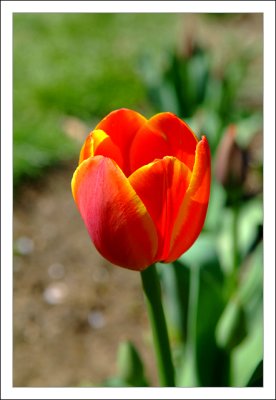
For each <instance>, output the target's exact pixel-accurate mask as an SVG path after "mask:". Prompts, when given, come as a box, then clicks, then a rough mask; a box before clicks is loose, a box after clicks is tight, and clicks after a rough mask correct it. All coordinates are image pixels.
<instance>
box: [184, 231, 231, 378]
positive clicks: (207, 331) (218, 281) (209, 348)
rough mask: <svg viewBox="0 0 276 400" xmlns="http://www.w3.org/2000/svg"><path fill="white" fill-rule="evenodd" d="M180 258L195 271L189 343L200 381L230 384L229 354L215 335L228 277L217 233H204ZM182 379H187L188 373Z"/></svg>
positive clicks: (192, 286) (192, 278)
mask: <svg viewBox="0 0 276 400" xmlns="http://www.w3.org/2000/svg"><path fill="white" fill-rule="evenodd" d="M179 261H180V262H181V263H182V262H183V263H185V264H186V265H187V266H188V267H189V268H190V273H191V283H190V298H189V310H188V313H189V316H188V346H191V348H192V349H193V350H192V351H193V353H194V357H195V360H196V371H197V372H196V375H197V380H198V384H199V386H224V385H227V384H228V373H229V357H228V354H227V352H226V351H225V350H224V349H221V348H220V347H219V346H218V344H217V343H216V338H215V328H216V325H217V322H218V320H219V318H220V316H221V313H222V311H223V309H224V307H225V301H226V300H225V296H224V279H225V278H224V275H223V273H222V270H221V268H220V264H219V260H218V255H217V252H216V245H215V241H214V237H213V236H212V235H210V234H203V233H202V234H201V236H200V237H199V238H198V240H197V241H196V243H195V244H194V245H193V247H192V248H191V249H190V250H189V251H188V252H187V253H185V254H184V255H183V256H182V257H181V258H180V259H179ZM218 365H220V368H219V369H218V368H217V366H218ZM184 370H185V368H184ZM182 382H185V376H184V377H183V378H182Z"/></svg>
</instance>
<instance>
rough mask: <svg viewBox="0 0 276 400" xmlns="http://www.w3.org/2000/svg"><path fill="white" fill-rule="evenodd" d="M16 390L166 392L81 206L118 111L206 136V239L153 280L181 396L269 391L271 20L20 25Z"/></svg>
mask: <svg viewBox="0 0 276 400" xmlns="http://www.w3.org/2000/svg"><path fill="white" fill-rule="evenodd" d="M13 46H14V48H13V100H14V109H13V116H14V121H13V127H14V136H13V163H14V164H13V171H14V219H13V224H14V226H13V232H14V238H13V239H14V243H13V244H14V264H13V267H14V280H13V288H14V299H13V312H14V318H13V335H14V336H13V346H14V347H13V357H14V359H13V369H14V370H13V384H14V386H28V387H32V386H36V387H38V386H45V387H49V386H87V385H88V386H103V385H106V386H145V385H149V386H156V385H158V381H157V376H156V372H155V359H154V354H153V349H152V344H151V333H150V330H149V326H148V321H147V315H146V310H145V305H144V300H143V293H142V289H141V282H140V276H139V274H137V273H135V272H131V271H128V270H124V269H121V268H118V267H114V266H111V265H109V264H108V263H107V262H106V261H105V260H104V259H103V258H102V257H101V256H100V255H99V254H98V253H97V252H96V250H95V249H94V248H93V246H92V245H91V243H90V239H89V236H88V234H87V232H86V229H85V227H84V224H83V223H82V221H81V218H80V216H79V213H78V212H77V210H76V206H75V204H74V202H73V199H72V196H71V188H70V182H71V177H72V174H73V172H74V169H75V167H76V165H77V160H78V154H79V150H80V147H81V145H82V142H83V140H84V138H85V137H86V135H87V134H88V133H89V131H91V130H92V129H93V127H94V126H95V125H96V124H97V123H98V122H99V121H100V120H101V119H102V118H103V117H104V116H105V115H106V114H108V113H109V112H110V111H112V110H114V109H117V108H121V107H126V108H132V109H135V110H136V111H138V112H140V113H142V114H143V115H144V116H146V117H148V118H149V117H151V116H152V115H153V114H155V113H157V112H161V111H172V112H174V113H176V114H177V115H178V116H179V117H181V118H183V119H185V121H186V122H187V123H188V124H189V125H190V126H191V128H192V129H193V130H194V131H195V132H196V134H197V135H198V136H200V135H202V134H205V135H206V136H207V138H208V141H209V143H210V146H211V152H212V160H213V165H212V167H213V180H212V188H211V200H210V206H209V211H208V215H207V220H206V223H205V226H204V230H203V232H202V234H201V236H200V238H199V240H198V241H197V242H196V244H195V245H194V247H192V249H190V250H189V251H188V252H187V253H186V254H184V255H183V256H182V257H181V258H180V259H179V260H178V261H177V262H176V263H174V264H173V265H171V266H168V265H158V269H159V273H160V277H161V282H162V288H163V294H164V299H165V308H166V312H167V315H168V325H169V334H170V338H171V341H172V345H173V356H174V362H175V365H176V366H177V384H178V386H261V385H262V357H263V325H262V318H263V314H262V311H263V302H262V274H263V273H262V268H263V262H262V261H263V258H262V257H263V256H262V227H263V212H262V204H263V203H262V167H263V132H262V107H263V97H262V96H263V93H262V84H263V19H262V15H261V14H35V13H34V14H28V13H22V14H14V16H13Z"/></svg>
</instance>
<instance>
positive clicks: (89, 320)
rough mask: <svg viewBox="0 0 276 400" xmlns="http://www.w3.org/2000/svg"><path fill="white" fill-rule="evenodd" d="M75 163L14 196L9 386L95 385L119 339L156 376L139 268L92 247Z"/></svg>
mask: <svg viewBox="0 0 276 400" xmlns="http://www.w3.org/2000/svg"><path fill="white" fill-rule="evenodd" d="M73 171H74V165H71V164H70V165H64V166H62V168H59V169H56V170H54V171H51V173H50V174H48V175H46V177H45V178H43V179H42V180H40V181H39V182H37V183H32V184H29V185H24V186H23V187H22V188H21V189H20V192H19V193H17V196H16V200H15V202H14V249H15V254H14V282H13V287H14V301H13V312H14V343H13V344H14V348H13V357H14V358H13V368H14V372H13V385H14V386H28V387H40V386H43V387H52V386H54V387H56V386H79V385H99V386H101V382H102V381H103V380H104V379H106V378H108V377H110V376H112V375H114V374H115V373H116V371H117V366H116V355H117V350H118V346H119V343H120V341H122V340H131V341H132V342H133V343H134V344H135V345H136V346H137V349H139V351H140V354H141V356H142V358H143V360H144V362H145V365H146V374H147V376H149V377H150V378H151V380H152V383H153V384H154V383H156V382H157V380H156V376H155V368H154V354H153V351H152V348H151V337H150V332H149V329H148V321H147V315H146V309H145V304H144V299H143V293H142V289H141V282H140V275H139V273H136V272H132V271H128V270H124V269H122V268H119V267H115V266H112V265H109V264H108V263H107V262H106V261H105V260H104V259H103V258H102V257H101V256H100V255H99V254H98V253H97V251H96V250H95V249H94V247H93V245H92V244H91V242H90V238H89V236H88V234H87V232H86V229H85V227H84V224H83V222H82V220H81V218H80V215H79V213H78V211H77V209H76V206H75V204H74V202H73V199H72V196H71V189H70V181H71V176H72V173H73Z"/></svg>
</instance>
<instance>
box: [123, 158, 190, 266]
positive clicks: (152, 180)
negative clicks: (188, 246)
mask: <svg viewBox="0 0 276 400" xmlns="http://www.w3.org/2000/svg"><path fill="white" fill-rule="evenodd" d="M190 175H191V173H190V171H189V169H188V168H187V167H186V166H185V165H184V164H183V163H182V162H181V161H179V160H177V159H176V158H174V157H164V158H163V159H162V160H157V161H155V162H152V163H150V164H148V165H145V166H143V167H141V168H140V169H138V170H136V171H135V172H134V173H133V174H132V175H131V176H130V177H129V182H130V184H131V185H132V187H133V188H134V190H135V191H136V193H137V194H138V196H139V197H140V198H141V200H142V202H143V203H144V204H145V206H146V208H147V210H148V212H149V214H150V216H151V218H152V220H153V222H154V223H155V226H156V228H157V231H158V240H159V246H158V253H157V258H156V261H160V260H163V259H164V258H166V257H167V256H168V253H169V251H170V239H171V233H172V229H173V225H174V222H175V219H176V217H177V215H178V211H179V207H180V205H181V204H182V201H183V197H184V196H185V193H186V190H187V188H188V185H189V182H190Z"/></svg>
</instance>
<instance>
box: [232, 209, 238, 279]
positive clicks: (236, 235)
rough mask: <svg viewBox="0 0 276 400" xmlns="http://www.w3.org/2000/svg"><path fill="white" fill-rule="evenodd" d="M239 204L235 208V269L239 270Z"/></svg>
mask: <svg viewBox="0 0 276 400" xmlns="http://www.w3.org/2000/svg"><path fill="white" fill-rule="evenodd" d="M238 221H239V206H234V208H233V271H235V272H234V273H236V272H237V270H238V268H239V237H238V236H239V235H238V233H239V227H238Z"/></svg>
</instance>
